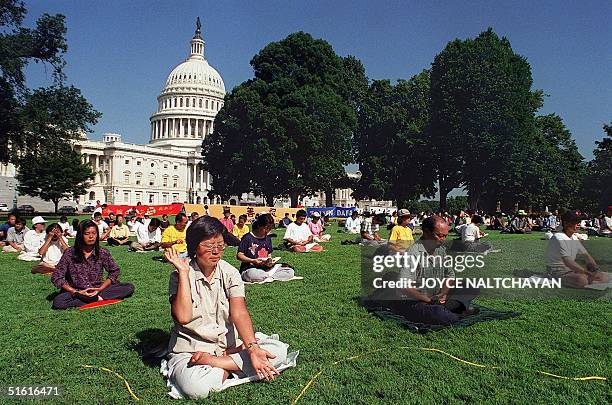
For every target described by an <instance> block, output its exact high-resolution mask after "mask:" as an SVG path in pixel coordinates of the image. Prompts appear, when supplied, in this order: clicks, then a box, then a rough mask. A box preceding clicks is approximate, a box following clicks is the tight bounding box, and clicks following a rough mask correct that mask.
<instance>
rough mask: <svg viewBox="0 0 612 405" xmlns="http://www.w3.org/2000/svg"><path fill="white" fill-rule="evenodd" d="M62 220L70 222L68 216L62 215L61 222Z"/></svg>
mask: <svg viewBox="0 0 612 405" xmlns="http://www.w3.org/2000/svg"><path fill="white" fill-rule="evenodd" d="M62 219H65V220H66V221H68V217H67V216H66V215H62V216H61V217H60V221H61V220H62Z"/></svg>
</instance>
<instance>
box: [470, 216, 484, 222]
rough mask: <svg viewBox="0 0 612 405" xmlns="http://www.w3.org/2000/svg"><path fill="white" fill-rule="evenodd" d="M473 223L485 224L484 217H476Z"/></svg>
mask: <svg viewBox="0 0 612 405" xmlns="http://www.w3.org/2000/svg"><path fill="white" fill-rule="evenodd" d="M472 223H473V224H483V223H484V221H483V220H482V217H481V216H480V215H474V216H473V217H472Z"/></svg>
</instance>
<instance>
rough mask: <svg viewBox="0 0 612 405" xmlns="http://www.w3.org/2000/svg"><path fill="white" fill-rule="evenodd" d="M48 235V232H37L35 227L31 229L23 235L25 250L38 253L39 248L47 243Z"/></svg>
mask: <svg viewBox="0 0 612 405" xmlns="http://www.w3.org/2000/svg"><path fill="white" fill-rule="evenodd" d="M46 237H47V232H45V231H42V232H41V233H36V231H35V230H34V229H30V230H29V231H27V232H26V234H25V235H24V236H23V246H24V248H25V249H24V250H25V251H26V252H28V253H35V254H38V249H40V247H41V246H42V245H43V244H44V243H45V238H46Z"/></svg>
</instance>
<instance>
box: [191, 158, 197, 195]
mask: <svg viewBox="0 0 612 405" xmlns="http://www.w3.org/2000/svg"><path fill="white" fill-rule="evenodd" d="M195 176H196V165H195V164H194V165H193V166H192V167H191V188H192V189H194V190H195V188H196V177H195Z"/></svg>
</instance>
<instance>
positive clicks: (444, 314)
mask: <svg viewBox="0 0 612 405" xmlns="http://www.w3.org/2000/svg"><path fill="white" fill-rule="evenodd" d="M422 229H423V236H422V237H421V238H420V240H419V241H418V242H417V243H414V244H413V245H412V246H411V247H410V248H409V249H408V251H407V253H408V254H410V255H415V256H421V257H432V256H434V257H435V256H438V257H442V258H443V257H445V256H446V250H445V248H444V246H443V243H444V240H445V239H446V236H448V224H447V222H446V221H445V220H444V219H443V218H442V217H439V216H435V215H434V216H430V217H428V218H426V219H425V220H423V223H422ZM400 277H401V278H405V279H407V280H412V281H414V285H415V288H406V289H404V290H402V292H403V300H398V301H391V302H390V305H391V306H392V307H393V310H394V311H396V312H398V313H400V314H401V315H403V316H404V317H405V318H406V319H408V320H410V321H412V322H421V323H425V324H430V325H450V324H453V323H455V322H457V321H458V320H459V319H461V317H464V316H466V315H472V314H475V313H477V312H478V309H477V308H473V307H472V306H471V302H472V299H473V298H475V296H476V295H477V293H478V291H477V290H474V289H465V288H464V289H460V290H458V289H452V288H451V287H452V286H453V283H452V279H454V278H455V274H454V270H453V269H452V268H450V267H444V266H443V265H442V263H441V260H437V261H436V260H427V261H426V262H425V264H423V263H422V262H419V264H418V265H417V267H416V269H415V268H408V267H405V268H403V269H402V271H401V273H400ZM424 279H437V280H441V281H442V280H443V281H442V283H443V286H442V287H440V284H439V283H436V285H435V286H431V287H430V286H422V285H421V283H422V281H423V280H424Z"/></svg>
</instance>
